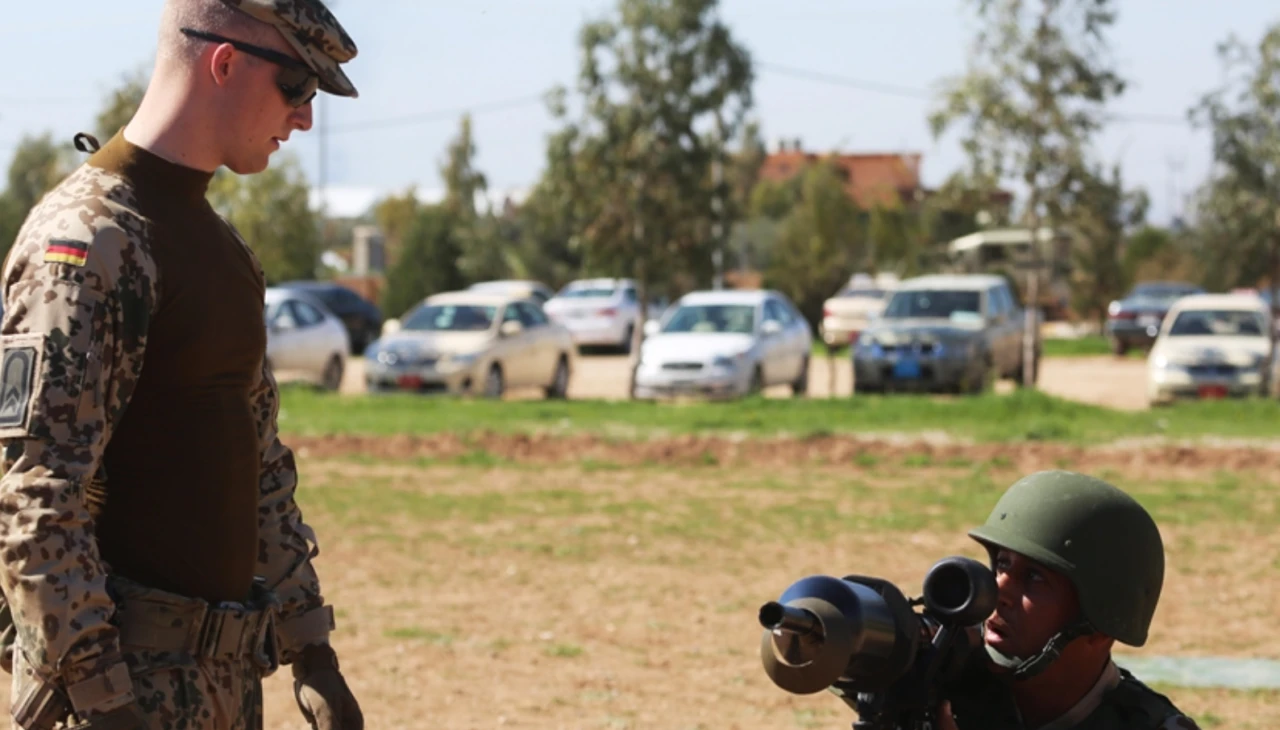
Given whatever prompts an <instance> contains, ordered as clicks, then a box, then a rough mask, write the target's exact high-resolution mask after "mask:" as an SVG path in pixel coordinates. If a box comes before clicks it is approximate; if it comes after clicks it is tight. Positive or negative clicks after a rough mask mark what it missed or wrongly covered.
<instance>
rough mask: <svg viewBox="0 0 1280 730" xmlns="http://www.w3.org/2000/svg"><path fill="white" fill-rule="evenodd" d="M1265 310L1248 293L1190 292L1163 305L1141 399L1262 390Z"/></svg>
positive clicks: (1268, 358)
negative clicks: (1164, 309)
mask: <svg viewBox="0 0 1280 730" xmlns="http://www.w3.org/2000/svg"><path fill="white" fill-rule="evenodd" d="M1270 332H1271V314H1270V312H1269V311H1268V310H1267V306H1266V304H1265V303H1264V302H1263V301H1262V299H1260V298H1259V297H1257V296H1255V295H1250V294H1195V295H1191V296H1186V297H1183V298H1182V299H1179V300H1178V301H1177V302H1176V303H1175V304H1174V306H1173V308H1172V309H1170V310H1169V313H1168V314H1167V315H1166V316H1165V318H1164V323H1163V324H1162V325H1161V328H1160V333H1159V334H1158V335H1157V336H1156V341H1155V344H1154V346H1153V347H1152V349H1151V354H1150V355H1149V356H1148V359H1147V372H1148V379H1147V380H1148V385H1147V400H1148V401H1149V402H1150V403H1151V404H1152V405H1158V404H1162V403H1168V402H1170V401H1172V400H1175V399H1178V398H1226V397H1245V396H1252V395H1266V394H1267V392H1268V388H1269V386H1270V383H1271V382H1272V379H1273V378H1274V376H1275V365H1276V363H1275V359H1274V358H1273V357H1272V355H1271V337H1270V335H1269V333H1270Z"/></svg>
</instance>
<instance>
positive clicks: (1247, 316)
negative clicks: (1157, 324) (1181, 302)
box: [1169, 309, 1266, 337]
mask: <svg viewBox="0 0 1280 730" xmlns="http://www.w3.org/2000/svg"><path fill="white" fill-rule="evenodd" d="M1265 333H1266V325H1265V323H1264V322H1263V319H1262V313H1261V312H1248V311H1240V310H1234V311H1233V310H1204V309H1195V310H1188V311H1185V312H1179V313H1178V318H1177V319H1175V320H1173V324H1172V325H1170V327H1169V336H1170V337H1206V336H1221V337H1262V336H1264V334H1265Z"/></svg>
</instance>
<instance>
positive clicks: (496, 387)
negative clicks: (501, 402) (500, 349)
mask: <svg viewBox="0 0 1280 730" xmlns="http://www.w3.org/2000/svg"><path fill="white" fill-rule="evenodd" d="M505 390H506V383H504V382H503V379H502V366H500V365H498V364H497V363H494V364H493V365H492V366H491V367H490V368H489V372H488V373H487V374H485V376H484V397H486V398H494V399H497V398H501V397H502V394H503V392H504V391H505Z"/></svg>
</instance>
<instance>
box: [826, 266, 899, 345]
mask: <svg viewBox="0 0 1280 730" xmlns="http://www.w3.org/2000/svg"><path fill="white" fill-rule="evenodd" d="M897 284H898V277H896V276H893V275H891V274H889V275H886V274H881V275H879V276H876V277H874V278H873V277H871V276H868V275H866V274H859V275H855V276H853V277H851V278H850V279H849V283H848V284H847V285H845V287H844V288H843V289H841V290H840V291H839V292H838V293H837V294H836V295H835V296H833V297H831V298H830V299H828V300H827V301H825V302H823V304H822V323H821V324H819V325H818V332H819V334H820V335H821V336H822V340H823V341H824V342H826V343H827V346H828V347H844V346H846V345H851V344H853V343H855V342H857V341H858V335H860V334H861V333H862V331H863V330H865V329H866V328H867V327H868V326H869V325H870V324H871V322H872V321H873V320H874V319H875V318H876V317H878V316H880V313H881V312H883V311H884V306H885V304H886V303H887V302H888V301H889V295H890V294H892V293H893V288H894V287H895V286H897Z"/></svg>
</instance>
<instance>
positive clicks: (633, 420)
mask: <svg viewBox="0 0 1280 730" xmlns="http://www.w3.org/2000/svg"><path fill="white" fill-rule="evenodd" d="M283 400H284V403H283V408H282V410H281V416H280V425H281V429H282V430H283V431H284V432H285V433H286V435H288V434H303V435H322V434H366V435H389V434H431V433H441V432H453V433H462V434H468V433H479V432H482V431H495V432H507V433H530V432H577V433H606V432H614V431H625V432H627V433H630V434H633V436H632V437H633V438H644V437H645V436H648V435H655V434H681V433H699V434H705V433H717V432H718V433H740V434H746V435H749V436H772V435H781V434H788V435H793V436H802V437H803V436H812V435H815V434H834V433H885V432H896V433H919V432H924V431H932V432H937V431H944V432H948V433H954V434H956V435H958V436H960V437H961V438H965V439H972V440H976V441H995V442H1007V441H1028V440H1037V441H1043V440H1055V441H1071V442H1081V443H1104V442H1110V441H1114V440H1116V439H1119V438H1131V437H1141V436H1168V437H1175V438H1188V437H1196V436H1237V437H1275V436H1280V401H1274V400H1260V399H1259V400H1250V401H1230V402H1227V401H1216V402H1193V403H1180V404H1177V405H1175V406H1171V407H1169V408H1161V409H1158V410H1155V411H1142V412H1121V411H1115V410H1112V409H1108V408H1101V407H1098V406H1091V405H1085V404H1082V403H1076V402H1073V401H1067V400H1064V399H1060V398H1055V397H1052V396H1049V395H1046V394H1044V393H1041V392H1039V391H1030V392H1026V391H1017V392H1014V393H1012V394H1009V395H985V396H975V397H951V398H938V397H931V396H927V395H908V394H897V395H888V396H859V397H857V398H849V399H779V398H758V397H755V398H746V399H743V400H738V401H733V402H728V403H688V404H682V405H671V404H666V403H643V402H605V401H508V402H499V403H494V402H490V401H483V400H469V399H454V398H423V397H418V396H413V395H409V394H389V395H379V396H338V395H333V394H327V393H316V392H313V391H310V390H298V389H287V390H286V391H285V394H284V396H283ZM461 460H462V461H463V462H467V463H474V464H475V465H479V466H492V465H495V464H496V463H497V462H499V460H498V459H497V458H496V457H494V456H492V455H489V454H485V453H484V452H473V453H471V454H468V455H466V456H464V457H462V459H461ZM708 461H710V458H709V459H708Z"/></svg>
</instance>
